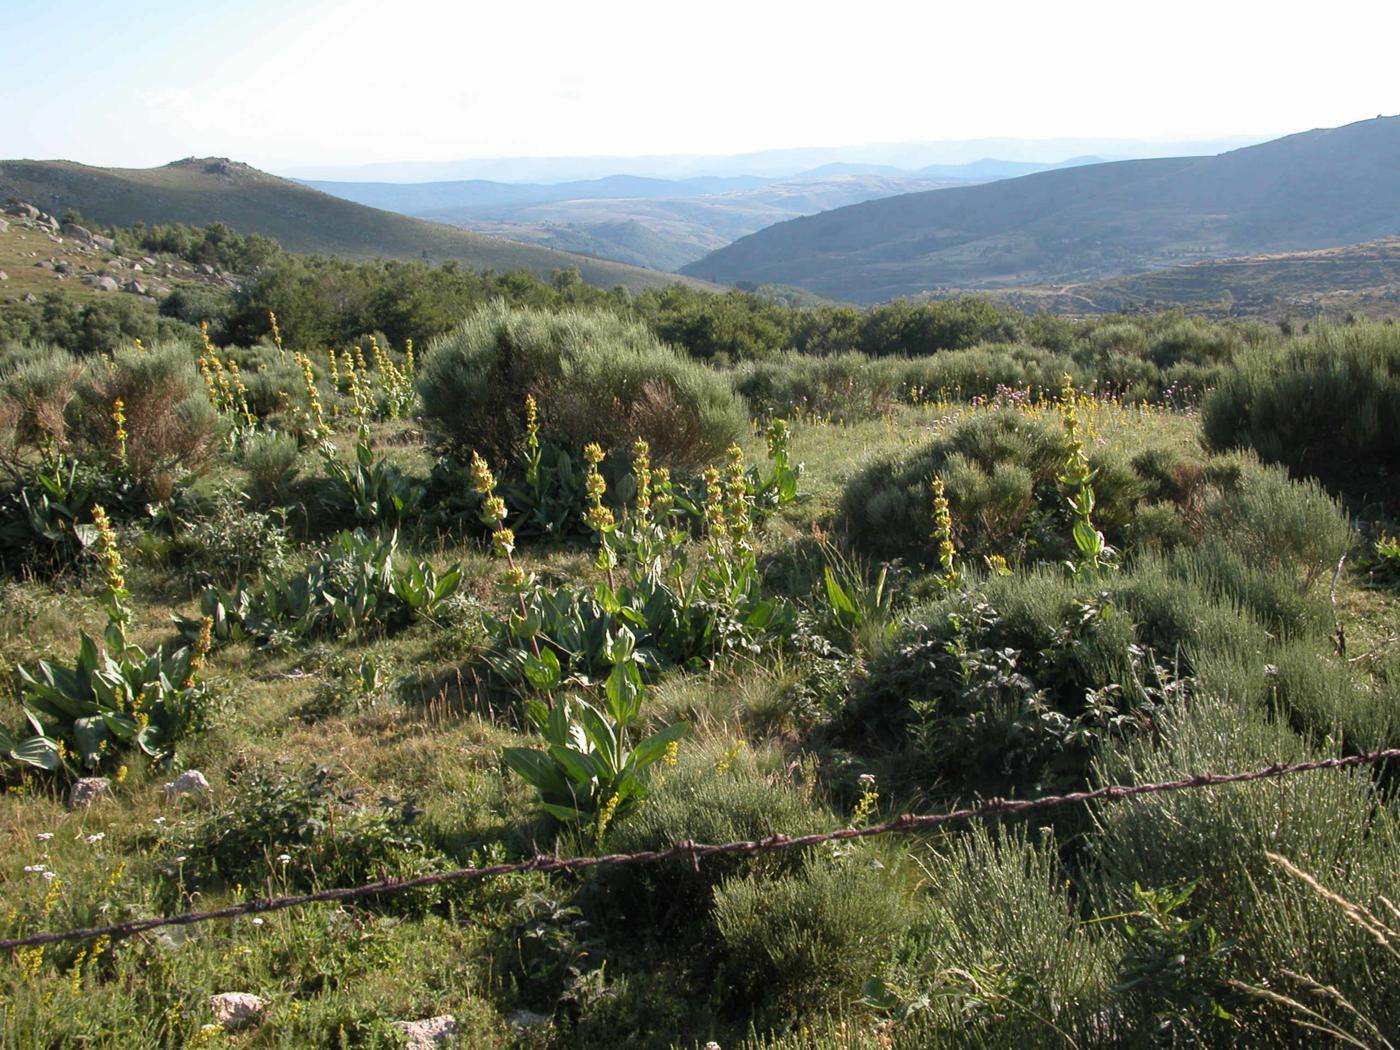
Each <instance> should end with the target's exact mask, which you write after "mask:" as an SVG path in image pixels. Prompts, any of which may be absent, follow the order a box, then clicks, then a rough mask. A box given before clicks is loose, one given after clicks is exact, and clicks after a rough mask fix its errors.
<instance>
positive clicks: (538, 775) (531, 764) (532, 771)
mask: <svg viewBox="0 0 1400 1050" xmlns="http://www.w3.org/2000/svg"><path fill="white" fill-rule="evenodd" d="M501 760H502V761H504V762H505V764H506V765H507V766H509V767H510V768H511V769H513V770H515V772H516V773H518V774H519V775H520V776H521V777H522V778H523V779H524V780H525V781H526V783H528V784H529V785H530V786H531V787H533V788H534V789H535V790H536V791H539V792H540V793H541V794H553V795H562V794H568V793H569V784H568V781H566V780H565V779H564V774H563V773H562V772H561V771H560V769H559V767H558V766H556V765H555V764H554V763H553V762H552V761H551V760H550V757H549V756H548V755H547V754H545V753H544V752H543V751H537V750H535V749H534V748H532V747H503V748H501Z"/></svg>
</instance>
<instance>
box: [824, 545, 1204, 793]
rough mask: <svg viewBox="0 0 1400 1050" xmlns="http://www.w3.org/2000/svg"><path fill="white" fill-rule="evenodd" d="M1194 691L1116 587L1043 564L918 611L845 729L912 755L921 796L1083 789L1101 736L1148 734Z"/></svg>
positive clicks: (909, 761)
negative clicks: (1174, 700)
mask: <svg viewBox="0 0 1400 1050" xmlns="http://www.w3.org/2000/svg"><path fill="white" fill-rule="evenodd" d="M1183 688H1184V686H1183V683H1182V682H1180V681H1179V680H1178V679H1177V675H1176V672H1175V670H1174V668H1173V664H1172V661H1171V658H1170V655H1169V654H1168V655H1167V656H1166V657H1165V658H1159V656H1158V654H1156V653H1154V652H1153V651H1151V650H1150V649H1147V648H1146V647H1144V646H1143V645H1142V644H1141V642H1140V640H1139V637H1138V632H1137V628H1136V625H1135V624H1134V622H1133V620H1132V618H1131V616H1130V615H1129V614H1127V613H1126V611H1125V610H1124V609H1122V608H1120V607H1118V606H1117V605H1116V604H1115V602H1114V600H1113V598H1112V595H1111V593H1108V592H1104V591H1102V590H1101V585H1100V584H1096V583H1086V582H1085V581H1081V580H1076V579H1073V578H1070V577H1068V576H1066V575H1065V574H1064V573H1063V572H1061V571H1059V570H1058V569H1056V570H1041V571H1038V572H1034V573H1029V574H1018V575H1015V576H1007V577H994V578H992V579H990V580H987V581H985V582H984V583H982V584H980V585H979V586H977V588H976V589H975V590H972V591H968V592H964V593H961V594H954V595H949V596H948V597H946V598H944V599H943V600H941V601H939V602H937V603H935V604H933V605H931V606H928V607H926V608H923V609H916V610H915V611H913V612H912V613H911V614H910V615H909V626H908V627H907V628H906V629H905V631H904V632H903V633H902V634H901V635H900V636H899V637H898V638H897V639H896V640H895V642H894V644H893V645H892V647H891V652H890V654H889V655H888V656H887V657H886V658H884V659H883V660H880V661H877V662H876V663H875V664H874V665H873V666H872V667H871V670H870V676H869V681H868V683H867V686H866V689H865V690H864V692H863V693H862V694H861V695H860V696H858V698H857V699H856V701H855V702H854V704H853V705H852V707H851V709H850V710H849V711H848V712H847V715H846V719H845V722H846V725H847V726H848V729H847V733H848V734H849V735H850V736H851V737H852V738H853V739H855V740H857V741H864V743H865V745H866V746H870V744H871V743H872V742H874V744H875V746H877V747H879V746H881V745H882V744H883V745H885V746H889V745H891V744H893V746H895V747H896V748H898V749H900V750H902V752H903V754H904V758H905V763H906V765H907V768H908V774H909V775H911V776H912V777H913V778H914V781H915V784H914V786H916V787H918V788H923V789H927V788H929V787H931V786H932V785H933V784H934V783H935V782H939V781H941V782H944V783H946V784H948V785H950V786H951V787H952V788H953V789H954V790H955V791H961V790H963V789H966V788H976V789H987V790H994V791H1002V790H1005V789H1007V788H1008V787H1009V788H1014V789H1015V790H1016V791H1018V792H1023V793H1030V794H1034V793H1040V792H1044V791H1050V790H1055V789H1058V788H1063V787H1068V786H1073V785H1077V784H1080V783H1082V781H1083V779H1084V777H1085V775H1086V774H1087V770H1088V763H1089V761H1090V759H1091V758H1092V757H1093V755H1094V754H1095V753H1096V751H1097V749H1098V748H1099V747H1101V746H1102V745H1103V743H1104V742H1106V741H1109V740H1113V739H1117V738H1120V737H1130V736H1134V735H1137V734H1139V733H1141V732H1144V731H1149V730H1151V728H1152V726H1153V724H1154V719H1155V713H1156V711H1157V710H1158V709H1159V708H1160V707H1161V705H1162V704H1163V703H1164V702H1165V701H1166V700H1167V699H1168V698H1169V697H1171V696H1173V695H1175V694H1177V693H1178V692H1180V691H1181V690H1182V689H1183ZM901 738H902V739H901Z"/></svg>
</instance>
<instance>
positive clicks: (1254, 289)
mask: <svg viewBox="0 0 1400 1050" xmlns="http://www.w3.org/2000/svg"><path fill="white" fill-rule="evenodd" d="M996 298H998V299H1000V300H1002V301H1003V302H1007V303H1010V304H1011V305H1014V306H1016V307H1018V308H1019V309H1022V310H1028V311H1035V310H1049V311H1052V312H1054V313H1064V314H1076V315H1089V314H1101V313H1138V312H1151V311H1155V310H1164V309H1170V308H1172V307H1183V308H1185V309H1187V310H1189V311H1191V312H1192V313H1196V314H1201V315H1203V316H1207V317H1255V318H1260V319H1264V320H1278V319H1282V318H1284V317H1290V316H1291V317H1318V316H1341V315H1343V314H1347V313H1351V314H1356V315H1359V316H1366V317H1376V318H1381V317H1393V316H1395V315H1396V314H1397V313H1400V237H1389V238H1385V239H1383V240H1379V241H1368V242H1366V243H1364V244H1352V245H1347V246H1345V247H1342V248H1321V249H1318V250H1315V251H1309V252H1280V253H1277V254H1271V255H1256V256H1247V257H1243V258H1236V259H1219V260H1213V261H1211V262H1199V263H1189V264H1186V265H1183V266H1170V267H1167V268H1166V269H1163V270H1150V271H1147V272H1145V273H1135V274H1128V275H1127V276H1124V277H1115V278H1113V279H1111V280H1107V281H1093V282H1085V283H1080V284H1067V285H1056V286H1048V287H1032V288H1018V289H1014V290H1007V291H1004V292H1001V293H997V295H996Z"/></svg>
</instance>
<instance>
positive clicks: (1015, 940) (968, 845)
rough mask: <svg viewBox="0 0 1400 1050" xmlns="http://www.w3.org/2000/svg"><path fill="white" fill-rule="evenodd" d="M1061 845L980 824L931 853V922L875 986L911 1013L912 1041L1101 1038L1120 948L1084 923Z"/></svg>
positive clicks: (927, 883)
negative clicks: (1060, 852)
mask: <svg viewBox="0 0 1400 1050" xmlns="http://www.w3.org/2000/svg"><path fill="white" fill-rule="evenodd" d="M1053 847H1054V843H1053V841H1052V840H1050V839H1049V838H1048V836H1047V837H1045V839H1044V841H1043V842H1042V843H1040V844H1033V843H1031V842H1030V841H1029V840H1028V836H1027V835H1026V833H1025V831H1024V830H1020V831H1015V830H1013V831H1009V832H1004V833H998V832H993V831H989V830H987V829H986V828H985V827H982V826H977V827H974V828H972V829H970V830H968V831H967V832H966V833H964V834H960V835H958V836H957V837H956V838H955V839H953V840H952V841H951V842H950V843H948V844H947V845H945V846H943V847H942V848H939V849H937V850H936V851H930V852H929V853H928V855H927V856H926V859H924V860H923V861H922V862H921V868H922V869H923V872H924V874H925V878H924V880H923V884H922V885H923V890H922V896H923V898H924V902H925V906H926V908H927V914H928V916H929V919H928V922H927V926H926V929H925V930H924V931H922V932H921V934H920V935H919V937H918V938H917V939H916V940H914V941H913V943H912V944H911V945H910V947H909V950H908V954H907V959H906V960H904V961H902V962H901V963H900V964H898V965H896V966H894V967H891V968H890V970H889V971H887V973H888V976H887V977H885V978H884V979H882V980H881V981H879V982H878V983H875V984H872V986H871V987H870V989H869V991H870V992H871V993H872V994H871V995H870V1000H871V1002H872V1005H874V1006H876V1007H877V1008H878V1009H880V1010H881V1012H883V1013H885V1014H887V1015H889V1016H891V1017H893V1018H897V1019H902V1020H904V1021H905V1025H904V1026H902V1027H905V1028H906V1029H907V1030H908V1034H909V1038H908V1039H907V1040H906V1041H902V1042H901V1044H900V1045H909V1046H948V1047H963V1046H987V1047H1005V1048H1007V1050H1011V1048H1021V1047H1036V1046H1057V1047H1063V1046H1068V1045H1079V1046H1088V1045H1101V1044H1097V1040H1098V1039H1102V1038H1103V1037H1104V1036H1105V1035H1106V1034H1107V1033H1106V1032H1105V1031H1104V1025H1105V1021H1106V1019H1107V1018H1108V1017H1110V1016H1111V1011H1112V997H1111V994H1112V993H1111V989H1112V985H1113V980H1114V971H1113V962H1114V959H1113V953H1114V946H1113V945H1112V944H1111V943H1110V942H1109V941H1108V939H1107V938H1105V937H1103V936H1102V935H1101V933H1100V930H1099V928H1097V927H1094V926H1090V925H1086V924H1085V923H1084V922H1083V921H1082V919H1081V916H1080V914H1079V911H1078V904H1077V902H1075V901H1074V900H1073V898H1072V897H1071V895H1070V894H1069V893H1068V892H1067V886H1068V882H1067V880H1066V872H1065V871H1064V869H1063V868H1062V867H1061V866H1060V863H1059V861H1058V858H1057V857H1056V854H1055V850H1054V848H1053ZM1008 901H1014V902H1015V906H1014V907H1008V906H1007V902H1008ZM1047 1021H1053V1024H1054V1028H1050V1027H1048V1025H1047Z"/></svg>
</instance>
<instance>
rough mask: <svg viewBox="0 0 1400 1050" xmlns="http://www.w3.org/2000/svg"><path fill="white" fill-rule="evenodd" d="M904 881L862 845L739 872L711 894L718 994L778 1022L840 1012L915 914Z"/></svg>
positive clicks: (885, 957) (877, 968)
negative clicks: (773, 871)
mask: <svg viewBox="0 0 1400 1050" xmlns="http://www.w3.org/2000/svg"><path fill="white" fill-rule="evenodd" d="M920 911H921V910H920V909H919V907H918V906H917V905H916V903H915V902H914V900H913V899H912V898H911V897H910V896H909V895H908V893H907V892H906V890H905V888H904V885H903V879H902V878H901V877H900V875H899V873H898V872H897V871H892V870H890V869H889V868H887V867H885V866H884V865H883V864H882V863H879V862H878V861H877V860H876V858H875V857H874V855H873V854H872V853H871V852H870V851H869V850H868V849H865V848H860V847H857V848H854V849H851V850H850V851H849V852H847V853H846V854H845V855H843V856H840V857H837V858H832V857H830V856H827V855H825V854H809V855H808V856H806V857H805V858H804V859H803V862H802V866H801V868H800V869H799V870H798V871H796V872H795V873H793V874H789V875H781V876H779V877H777V878H764V877H762V876H756V875H746V876H743V877H741V878H734V879H730V880H729V881H727V882H725V883H724V884H723V885H721V886H720V887H719V889H717V890H716V891H715V903H714V920H715V925H716V926H717V927H718V929H719V934H720V938H721V942H722V945H723V949H724V959H725V961H724V966H723V969H722V971H721V976H720V991H721V995H722V996H723V997H724V998H725V999H726V1000H727V1001H728V1002H729V1003H730V1004H731V1005H733V1006H736V1007H744V1008H747V1009H749V1010H751V1011H753V1012H754V1013H755V1014H757V1015H758V1016H759V1017H762V1018H763V1019H764V1020H765V1021H767V1022H768V1023H770V1024H774V1025H782V1024H783V1023H784V1022H790V1021H792V1020H795V1019H797V1018H809V1017H811V1016H812V1015H813V1014H819V1013H821V1012H822V1011H823V1010H829V1011H830V1012H832V1013H839V1012H840V1011H841V1010H842V1008H843V1007H844V1006H846V1005H847V1004H849V1003H851V1002H852V1001H854V1000H856V999H858V998H859V997H860V996H861V994H862V988H863V986H864V984H865V982H866V981H867V980H868V979H869V978H870V977H872V976H874V975H876V974H877V973H879V971H880V970H881V969H882V968H883V967H884V966H885V965H887V962H888V960H889V958H890V956H891V955H892V953H893V952H894V951H895V949H896V947H897V946H898V944H899V942H900V941H901V940H902V939H903V938H904V937H906V936H907V935H908V933H909V931H910V929H911V927H913V926H914V925H915V924H916V923H917V922H918V921H919V920H920V918H921V915H920Z"/></svg>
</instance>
